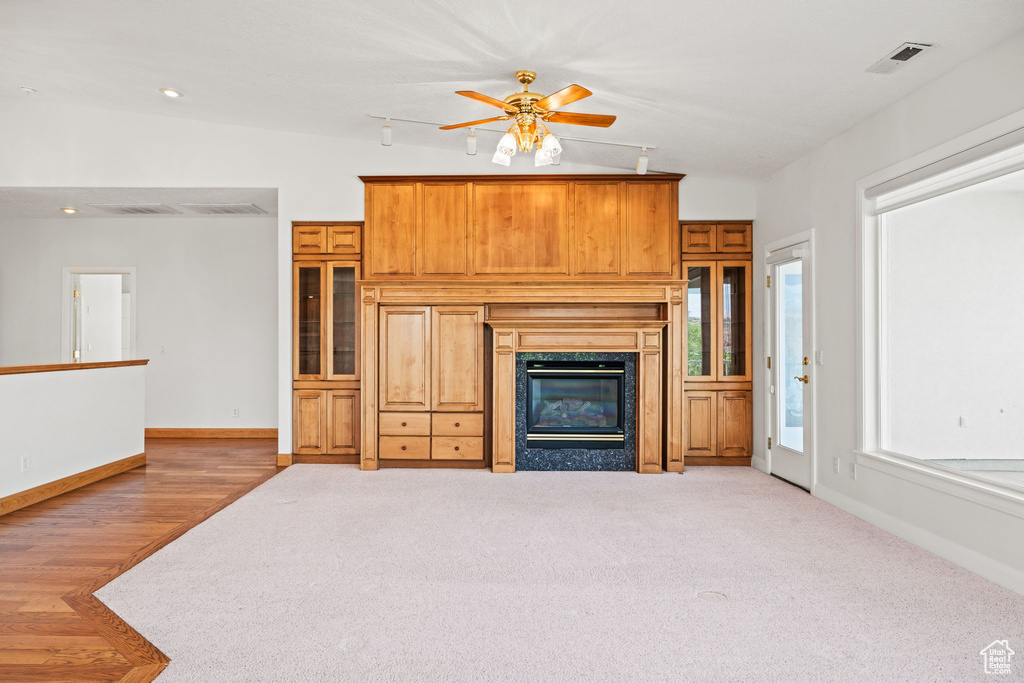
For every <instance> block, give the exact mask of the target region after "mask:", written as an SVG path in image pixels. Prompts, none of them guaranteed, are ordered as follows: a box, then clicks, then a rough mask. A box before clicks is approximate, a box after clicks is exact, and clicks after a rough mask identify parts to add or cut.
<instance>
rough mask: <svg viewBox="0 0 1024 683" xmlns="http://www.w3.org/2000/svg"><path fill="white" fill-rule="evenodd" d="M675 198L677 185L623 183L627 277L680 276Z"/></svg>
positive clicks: (677, 190) (676, 202) (676, 197)
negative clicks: (624, 191) (624, 185)
mask: <svg viewBox="0 0 1024 683" xmlns="http://www.w3.org/2000/svg"><path fill="white" fill-rule="evenodd" d="M678 194H679V188H678V186H677V185H676V183H650V182H645V183H626V275H635V276H643V277H650V278H666V277H673V276H674V275H675V274H676V273H678V272H679V269H678V265H677V264H678V262H679V227H678V226H679V216H678V211H679V209H678V206H679V203H678V199H679V197H678Z"/></svg>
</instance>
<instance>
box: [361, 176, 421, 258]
mask: <svg viewBox="0 0 1024 683" xmlns="http://www.w3.org/2000/svg"><path fill="white" fill-rule="evenodd" d="M366 232H367V243H366V247H367V252H368V253H367V259H366V261H367V274H368V275H369V276H370V277H376V276H380V275H415V274H416V248H417V246H418V245H417V243H416V236H417V235H416V233H417V230H416V184H415V183H405V184H401V185H367V186H366Z"/></svg>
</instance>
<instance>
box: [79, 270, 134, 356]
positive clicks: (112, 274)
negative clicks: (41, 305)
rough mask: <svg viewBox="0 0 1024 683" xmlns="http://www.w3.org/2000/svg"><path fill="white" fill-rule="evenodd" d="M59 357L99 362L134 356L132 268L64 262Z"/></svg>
mask: <svg viewBox="0 0 1024 683" xmlns="http://www.w3.org/2000/svg"><path fill="white" fill-rule="evenodd" d="M62 280H63V283H62V284H63V286H62V292H63V295H62V297H61V308H62V316H61V360H62V361H63V362H65V363H100V362H106V361H119V360H130V359H132V358H134V357H135V268H134V267H133V266H126V267H107V266H65V267H64V269H63V277H62Z"/></svg>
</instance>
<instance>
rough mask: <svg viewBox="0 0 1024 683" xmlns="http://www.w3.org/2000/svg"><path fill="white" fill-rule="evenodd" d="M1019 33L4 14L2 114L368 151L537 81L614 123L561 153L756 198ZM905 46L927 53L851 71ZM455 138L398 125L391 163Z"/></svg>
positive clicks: (228, 12)
mask: <svg viewBox="0 0 1024 683" xmlns="http://www.w3.org/2000/svg"><path fill="white" fill-rule="evenodd" d="M1022 28H1024V2H1021V0H855V1H852V2H851V0H630V1H628V2H622V1H621V0H618V1H615V2H613V1H612V0H589V1H587V2H584V1H583V0H563V1H562V2H549V1H539V0H515V1H512V0H497V1H492V2H470V1H468V0H418V1H417V2H390V3H373V2H369V3H356V2H337V0H161V1H160V2H139V0H90V1H89V2H66V1H62V0H6V1H5V2H3V3H2V4H0V97H25V95H22V94H21V92H20V89H19V88H20V86H23V85H27V86H31V87H33V88H36V89H37V90H38V92H37V93H36V94H35V95H30V96H31V97H34V98H38V99H40V100H47V101H54V102H68V103H78V104H84V105H91V106H98V107H106V108H112V109H121V110H128V111H137V112H145V113H154V114H165V115H170V116H179V117H185V118H193V119H201V120H207V121H219V122H227V123H234V124H240V125H246V126H256V127H263V128H271V129H280V130H288V131H300V132H308V133H317V134H325V135H334V136H355V137H362V138H365V139H376V138H377V136H378V135H379V125H380V123H379V122H376V121H373V120H371V119H369V118H367V115H368V114H382V115H389V116H394V117H403V118H414V119H427V120H431V121H444V122H452V123H454V122H460V121H467V120H473V119H479V118H485V117H488V116H491V115H494V113H495V112H497V110H496V109H492V108H490V107H488V106H487V105H484V104H480V103H477V102H473V101H471V100H468V99H465V98H462V97H459V96H457V95H454V94H453V91H454V90H461V89H467V90H477V91H479V92H483V93H485V94H489V95H492V96H495V97H498V98H499V99H500V98H503V97H504V96H505V95H508V94H511V93H512V92H514V91H515V90H516V89H518V84H516V83H515V81H514V77H513V75H514V73H515V71H516V70H517V69H531V70H534V71H536V72H537V73H538V74H539V76H538V79H537V82H536V83H535V84H534V86H533V87H532V88H531V90H534V91H535V92H541V93H550V92H553V91H555V90H558V89H560V88H562V87H564V86H566V85H568V84H570V83H579V84H580V85H583V86H585V87H587V88H589V89H590V90H592V91H593V92H594V96H593V97H590V98H588V99H586V100H583V101H581V102H578V103H576V104H573V105H569V106H568V107H566V111H581V112H588V113H601V114H605V113H607V114H615V115H616V116H618V117H619V118H618V121H617V122H616V123H615V124H614V125H613V126H612V127H611V128H609V129H597V128H583V127H578V126H565V125H562V126H552V130H553V131H554V132H555V133H556V134H558V133H559V132H562V133H564V134H566V135H576V136H582V137H589V138H594V139H601V140H610V141H616V142H626V143H637V144H648V145H653V146H656V147H657V148H658V149H657V150H656V151H653V152H651V153H650V157H651V169H652V170H661V171H678V172H685V173H693V172H706V173H711V174H716V175H721V176H726V177H733V178H738V179H752V180H753V179H760V178H763V177H765V176H766V175H768V174H770V173H772V172H774V171H775V170H777V169H779V168H780V167H782V166H783V165H785V164H786V163H788V162H790V161H792V160H794V159H796V158H798V157H799V156H801V155H802V154H804V153H806V152H808V151H809V150H811V149H813V148H814V147H816V146H817V145H820V144H822V143H823V142H825V141H827V140H829V139H830V138H832V137H834V136H835V135H837V134H839V133H840V132H842V131H844V130H846V129H847V128H849V127H850V126H852V125H854V124H855V123H857V122H858V121H860V120H862V119H864V118H865V117H867V116H869V115H870V114H872V113H874V112H876V111H878V110H879V109H881V108H883V107H884V106H886V105H887V104H889V103H891V102H894V101H896V100H898V99H900V98H901V97H903V96H905V95H907V94H908V93H910V92H912V91H913V90H915V89H917V88H919V87H920V86H922V85H924V84H925V83H927V82H928V81H930V80H932V79H934V78H936V77H937V76H939V75H941V74H943V73H945V72H947V71H949V70H950V69H952V68H954V67H955V66H957V65H958V64H961V63H962V62H964V61H966V60H967V59H969V58H970V57H972V56H974V55H975V54H977V53H979V52H981V51H983V50H984V49H986V48H988V47H990V46H992V45H994V44H995V43H997V42H999V41H1000V40H1003V39H1004V38H1007V37H1009V36H1010V35H1012V34H1013V33H1015V32H1017V31H1019V30H1021V29H1022ZM905 41H912V42H924V43H933V44H934V45H935V46H936V47H935V48H934V49H932V50H930V51H927V52H925V53H924V54H922V55H920V56H918V57H917V58H915V59H914V60H913V61H911V62H908V63H907V64H906V65H905V66H904V67H903V68H902V69H901V70H900V71H898V72H896V73H894V74H890V75H878V74H869V73H865V72H864V69H866V68H867V67H868V66H870V65H871V64H873V63H874V62H876V61H877V60H878V59H880V58H882V57H883V56H885V55H886V54H887V53H889V52H890V51H891V50H893V49H895V48H896V47H898V46H899V45H900V44H901V43H903V42H905ZM162 87H171V88H176V89H179V90H181V91H182V92H184V93H185V97H184V98H182V99H181V100H176V101H174V100H170V99H168V98H166V97H164V96H163V95H161V94H160V93H159V92H158V90H157V89H158V88H162ZM462 135H463V133H461V132H459V131H452V132H440V131H436V130H433V129H432V128H430V127H427V126H415V125H409V124H405V125H403V124H395V144H405V143H410V144H417V145H436V146H446V147H452V146H459V145H461V144H462ZM485 135H486V136H489V137H492V138H494V139H495V140H496V135H494V134H485ZM481 142H482V144H485V145H488V146H489V145H490V144H491V143H490V142H489V140H488V139H486V138H485V137H484V136H481ZM570 150H571V153H572V155H573V160H574V161H579V162H581V163H587V164H595V165H604V166H611V167H620V168H624V167H631V166H632V165H633V164H634V163H635V157H636V152H635V151H631V150H628V149H621V148H615V147H606V146H596V145H579V144H577V145H572V146H571V147H570V146H568V145H567V147H566V151H567V152H569V151H570ZM495 171H496V172H499V171H500V169H499V168H498V167H495Z"/></svg>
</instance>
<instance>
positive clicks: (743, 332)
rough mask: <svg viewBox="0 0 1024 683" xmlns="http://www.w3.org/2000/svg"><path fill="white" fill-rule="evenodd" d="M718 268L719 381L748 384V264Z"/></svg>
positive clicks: (722, 263) (731, 263)
mask: <svg viewBox="0 0 1024 683" xmlns="http://www.w3.org/2000/svg"><path fill="white" fill-rule="evenodd" d="M717 265H718V283H719V297H720V301H721V308H720V314H721V318H720V320H721V327H720V328H719V329H720V340H721V351H720V354H721V355H720V357H719V367H718V368H717V369H718V371H719V373H720V374H719V377H718V379H721V380H737V381H739V380H743V381H747V380H750V379H751V377H752V375H751V368H750V360H751V358H750V357H751V351H752V349H751V337H750V330H749V329H747V328H748V321H749V320H750V315H751V309H750V305H751V292H750V289H751V275H750V264H749V263H748V262H742V261H720V262H719V263H718V264H717Z"/></svg>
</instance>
